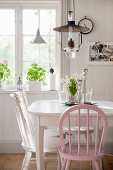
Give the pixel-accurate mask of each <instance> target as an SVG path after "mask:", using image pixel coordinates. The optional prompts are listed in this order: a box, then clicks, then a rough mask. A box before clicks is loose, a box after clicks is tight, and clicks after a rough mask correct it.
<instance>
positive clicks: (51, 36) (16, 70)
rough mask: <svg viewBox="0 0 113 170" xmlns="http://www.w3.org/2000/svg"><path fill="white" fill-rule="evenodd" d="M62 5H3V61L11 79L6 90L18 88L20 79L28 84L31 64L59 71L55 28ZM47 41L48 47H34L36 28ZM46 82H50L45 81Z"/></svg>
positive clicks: (0, 54) (0, 45)
mask: <svg viewBox="0 0 113 170" xmlns="http://www.w3.org/2000/svg"><path fill="white" fill-rule="evenodd" d="M59 4H60V3H56V4H54V3H53V5H52V3H50V4H49V2H48V3H47V4H45V3H43V2H40V3H39V5H38V4H35V5H34V4H33V6H32V5H31V3H30V5H29V4H28V3H27V5H26V4H25V5H23V4H21V3H17V4H15V5H14V4H12V7H11V4H10V6H9V7H8V6H6V5H3V4H2V5H3V7H1V8H0V22H1V26H0V62H3V61H4V60H5V61H6V62H7V61H8V65H9V67H10V70H11V76H10V77H9V79H8V80H7V81H6V86H7V88H9V87H16V84H17V80H18V78H19V77H21V79H22V81H23V84H24V85H27V84H28V81H27V79H26V77H27V70H28V68H29V66H30V65H31V64H32V63H37V64H38V65H39V66H41V67H43V68H45V69H46V71H47V74H48V73H49V70H50V68H54V69H55V71H56V70H57V69H56V68H57V66H56V63H57V58H58V57H57V51H58V50H57V37H56V33H55V32H54V31H53V28H54V27H56V25H57V24H58V23H57V21H58V20H57V15H58V10H59ZM38 28H39V29H40V34H41V36H42V38H43V39H44V40H45V42H46V43H45V44H31V43H30V41H31V40H32V39H33V38H34V37H35V36H36V32H37V29H38ZM46 83H47V82H46Z"/></svg>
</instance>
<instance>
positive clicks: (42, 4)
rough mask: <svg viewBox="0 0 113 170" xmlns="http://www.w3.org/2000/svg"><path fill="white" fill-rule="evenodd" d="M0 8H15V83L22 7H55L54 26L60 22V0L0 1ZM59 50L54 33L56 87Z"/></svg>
mask: <svg viewBox="0 0 113 170" xmlns="http://www.w3.org/2000/svg"><path fill="white" fill-rule="evenodd" d="M0 8H2V9H15V75H16V76H15V84H17V80H18V78H19V76H22V61H23V59H22V53H23V52H22V50H23V49H22V36H23V35H22V9H35V8H36V9H38V8H45V9H50V8H51V9H56V26H57V25H60V24H61V1H60V0H59V1H43V0H42V1H24V2H23V1H18V2H17V1H16V2H12V1H0ZM60 56H61V52H60V46H59V44H58V38H57V34H56V68H55V70H56V87H57V89H58V87H59V82H60V81H59V80H60V78H61V57H60Z"/></svg>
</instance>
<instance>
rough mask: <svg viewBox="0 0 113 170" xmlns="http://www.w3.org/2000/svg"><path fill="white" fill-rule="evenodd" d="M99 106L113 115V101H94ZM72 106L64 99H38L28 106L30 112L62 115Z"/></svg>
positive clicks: (109, 114) (106, 112)
mask: <svg viewBox="0 0 113 170" xmlns="http://www.w3.org/2000/svg"><path fill="white" fill-rule="evenodd" d="M92 103H94V104H95V105H96V106H97V107H99V108H100V109H102V110H103V111H104V113H105V114H107V115H108V116H113V102H111V101H101V100H96V101H94V100H93V101H92ZM69 107H70V106H66V105H65V102H64V101H59V100H37V101H34V102H33V103H32V104H31V105H30V106H29V108H28V112H29V113H31V114H34V115H46V116H47V115H53V116H54V115H61V114H62V113H63V112H64V111H65V110H66V109H68V108H69Z"/></svg>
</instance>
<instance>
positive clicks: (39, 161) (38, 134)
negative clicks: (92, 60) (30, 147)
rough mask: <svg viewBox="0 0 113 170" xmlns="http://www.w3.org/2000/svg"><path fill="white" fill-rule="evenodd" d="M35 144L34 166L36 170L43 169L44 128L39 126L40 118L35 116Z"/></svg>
mask: <svg viewBox="0 0 113 170" xmlns="http://www.w3.org/2000/svg"><path fill="white" fill-rule="evenodd" d="M34 122H35V143H36V165H37V170H43V169H44V156H43V139H44V127H43V126H40V117H39V116H35V119H34Z"/></svg>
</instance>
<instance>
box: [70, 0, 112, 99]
mask: <svg viewBox="0 0 113 170" xmlns="http://www.w3.org/2000/svg"><path fill="white" fill-rule="evenodd" d="M84 16H87V17H89V18H91V19H92V21H93V22H94V30H93V32H91V33H90V34H88V35H84V36H83V44H82V46H81V50H80V52H79V53H77V57H76V59H71V61H70V73H78V74H80V73H81V72H82V69H83V68H88V90H89V89H90V88H93V98H94V99H101V100H111V101H113V65H88V64H87V62H86V58H87V55H88V54H87V42H95V41H100V42H113V0H75V19H76V23H78V21H79V20H80V19H82V18H83V17H84Z"/></svg>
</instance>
